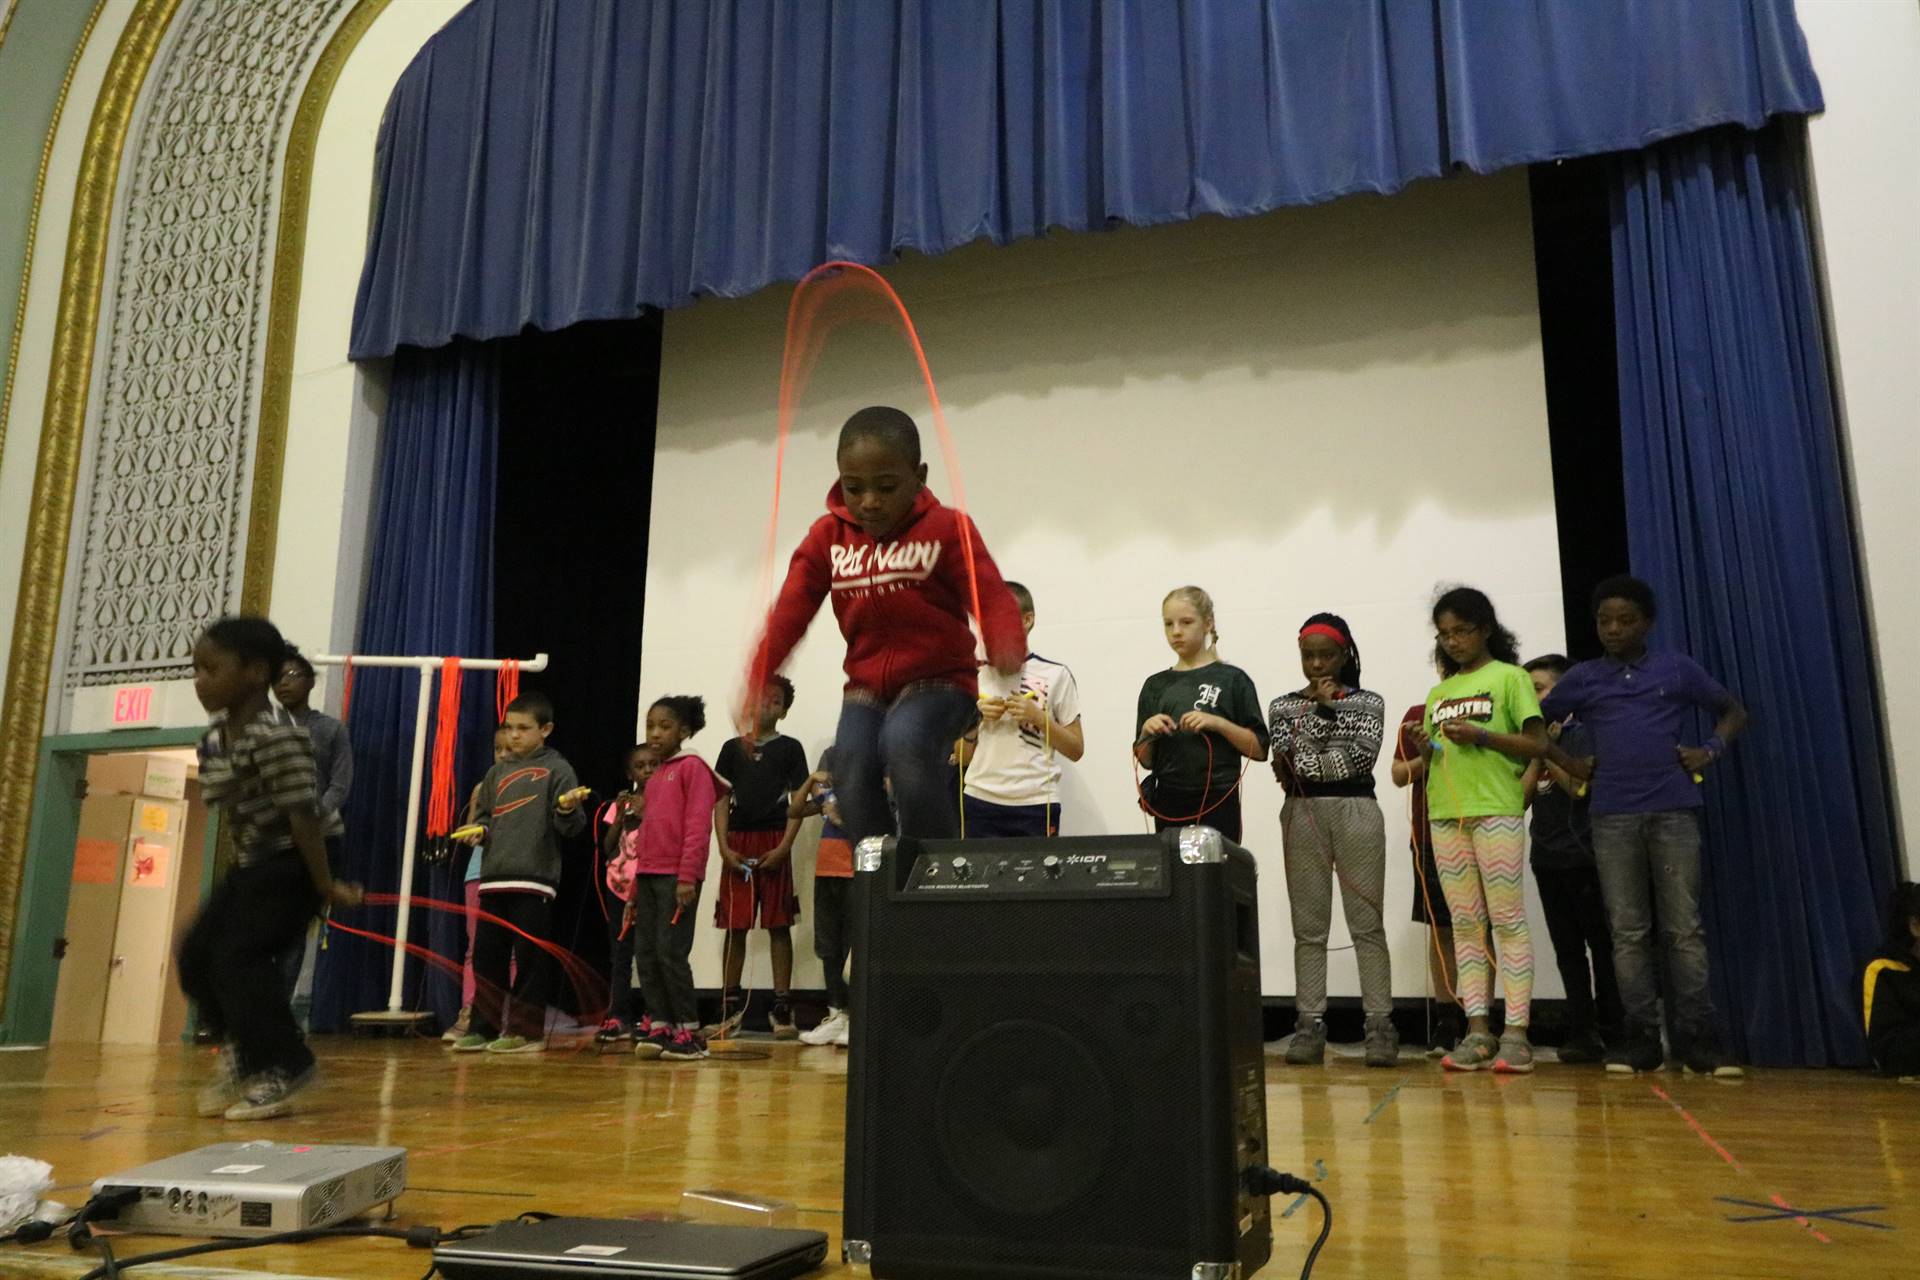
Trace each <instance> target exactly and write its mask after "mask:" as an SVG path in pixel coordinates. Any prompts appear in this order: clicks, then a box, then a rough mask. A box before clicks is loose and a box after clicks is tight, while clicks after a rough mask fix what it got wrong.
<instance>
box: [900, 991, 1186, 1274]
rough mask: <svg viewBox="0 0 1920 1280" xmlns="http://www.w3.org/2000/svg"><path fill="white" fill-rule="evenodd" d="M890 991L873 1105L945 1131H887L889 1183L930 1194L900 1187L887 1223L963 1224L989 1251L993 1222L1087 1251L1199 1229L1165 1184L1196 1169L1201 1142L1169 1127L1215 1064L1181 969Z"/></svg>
mask: <svg viewBox="0 0 1920 1280" xmlns="http://www.w3.org/2000/svg"><path fill="white" fill-rule="evenodd" d="M887 1003H888V1004H889V1005H890V1006H891V1008H892V1009H893V1010H894V1015H893V1017H892V1019H891V1021H890V1023H889V1024H888V1025H889V1026H890V1028H891V1034H889V1035H888V1037H887V1043H886V1046H885V1048H884V1050H882V1052H884V1053H885V1054H886V1057H887V1068H886V1070H885V1071H884V1072H883V1073H881V1074H880V1078H879V1080H878V1081H877V1082H876V1084H877V1089H876V1091H875V1094H874V1097H873V1109H872V1111H871V1112H870V1113H869V1114H871V1115H874V1116H876V1117H881V1118H882V1120H881V1123H882V1124H883V1125H886V1126H888V1127H891V1126H892V1125H893V1124H898V1125H899V1126H900V1127H901V1128H902V1129H903V1130H904V1131H906V1132H908V1133H919V1134H926V1135H930V1136H931V1137H932V1139H933V1141H931V1142H921V1143H885V1142H884V1139H883V1144H884V1145H883V1150H882V1154H881V1155H880V1168H879V1170H877V1173H878V1179H879V1184H880V1185H883V1186H885V1185H892V1186H912V1187H918V1188H924V1189H925V1190H926V1191H927V1192H928V1193H929V1194H928V1195H927V1196H925V1197H924V1198H922V1197H919V1196H911V1197H907V1196H901V1197H895V1196H888V1197H884V1198H883V1199H882V1200H881V1201H880V1204H879V1206H878V1209H879V1215H880V1216H879V1218H878V1227H879V1229H880V1231H881V1233H882V1234H886V1235H902V1236H904V1235H930V1236H934V1237H938V1236H940V1235H943V1234H945V1233H946V1232H948V1231H950V1232H952V1233H953V1234H954V1235H955V1236H960V1237H967V1238H968V1239H969V1240H971V1241H973V1243H972V1244H971V1245H970V1247H972V1248H978V1247H979V1244H978V1241H977V1239H975V1237H976V1234H977V1233H978V1232H979V1231H980V1229H981V1227H982V1226H983V1225H984V1224H989V1223H990V1224H992V1226H993V1232H994V1234H995V1235H997V1236H1000V1237H1004V1238H1007V1239H1010V1240H1018V1241H1024V1242H1027V1243H1029V1244H1038V1243H1042V1242H1044V1243H1046V1244H1048V1245H1049V1246H1055V1247H1058V1246H1077V1247H1079V1248H1082V1249H1084V1248H1089V1247H1101V1246H1105V1245H1109V1244H1110V1243H1111V1242H1112V1241H1114V1240H1115V1239H1142V1238H1145V1239H1153V1238H1155V1237H1156V1236H1157V1237H1159V1238H1162V1239H1179V1238H1181V1237H1184V1236H1185V1235H1186V1234H1187V1224H1186V1223H1185V1222H1184V1220H1183V1216H1182V1209H1181V1202H1180V1200H1179V1199H1178V1198H1169V1197H1167V1196H1166V1195H1165V1194H1164V1193H1163V1191H1162V1188H1164V1187H1166V1186H1168V1185H1181V1184H1182V1183H1184V1182H1185V1181H1186V1180H1187V1179H1188V1178H1190V1177H1191V1175H1192V1168H1191V1160H1192V1149H1191V1147H1190V1146H1189V1145H1188V1144H1187V1143H1186V1142H1184V1141H1182V1140H1177V1139H1176V1140H1174V1141H1167V1140H1166V1138H1165V1132H1166V1130H1165V1129H1164V1128H1163V1126H1171V1127H1172V1132H1173V1133H1176V1134H1179V1133H1183V1132H1184V1129H1183V1128H1182V1127H1181V1126H1182V1121H1181V1117H1186V1116H1191V1115H1192V1113H1193V1101H1192V1099H1193V1095H1194V1092H1195V1090H1196V1088H1197V1086H1198V1081H1199V1072H1200V1061H1199V1054H1198V1052H1197V1048H1196V1046H1195V1045H1193V1044H1192V1043H1191V1041H1190V1040H1187V1039H1186V1038H1185V1037H1183V1036H1182V1034H1181V1027H1180V1021H1181V1019H1180V1000H1179V995H1178V990H1177V987H1176V985H1175V983H1174V981H1173V980H1171V979H1167V978H1160V979H1148V978H1134V979H1131V980H1126V981H1123V982H1120V983H1117V984H1115V983H1111V982H1109V981H1107V980H1105V979H1098V978H1081V979H1077V980H1075V979H1063V978H1062V977H1061V975H1059V974H1057V973H1038V972H1024V973H1009V974H1001V975H996V976H994V977H992V978H979V979H975V980H973V981H972V982H969V983H967V984H965V986H964V988H958V989H950V990H948V991H946V992H944V993H941V992H937V991H936V990H935V989H933V988H932V987H930V986H925V987H923V986H919V985H910V986H908V987H906V988H904V989H902V990H900V991H899V992H897V993H896V994H895V995H894V997H893V998H892V999H891V1000H890V1001H888V1002H887ZM1183 1040H1185V1042H1184V1043H1183Z"/></svg>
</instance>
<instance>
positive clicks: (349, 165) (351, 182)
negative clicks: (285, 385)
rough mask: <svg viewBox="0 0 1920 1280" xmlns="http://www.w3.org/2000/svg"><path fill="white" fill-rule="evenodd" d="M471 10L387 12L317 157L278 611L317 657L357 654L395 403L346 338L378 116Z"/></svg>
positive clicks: (331, 112) (345, 82) (355, 62)
mask: <svg viewBox="0 0 1920 1280" xmlns="http://www.w3.org/2000/svg"><path fill="white" fill-rule="evenodd" d="M463 7H465V0H407V2H406V3H405V4H395V5H389V6H388V7H387V8H386V10H385V11H384V12H382V13H381V15H380V16H379V17H378V18H376V19H375V20H374V22H373V25H372V26H371V27H369V28H368V29H367V32H366V34H365V35H364V36H362V37H361V39H360V43H359V45H358V46H356V47H355V49H354V51H353V54H352V56H351V57H349V58H348V59H347V62H346V65H345V66H344V67H342V68H341V71H340V79H339V82H338V83H337V84H336V85H335V86H334V91H333V96H332V98H330V99H329V100H328V104H327V110H326V115H325V116H324V117H323V119H322V122H321V126H320V136H319V141H318V144H317V145H316V147H315V150H314V158H313V184H312V191H313V201H312V205H311V206H310V208H309V210H308V215H307V237H306V247H305V263H304V271H303V275H302V279H301V286H300V312H299V322H298V324H299V327H298V329H297V330H296V332H295V337H294V348H293V391H292V399H291V401H290V403H289V405H288V410H287V452H286V471H285V480H284V483H283V486H282V489H281V495H280V523H279V539H278V542H277V544H276V547H275V550H274V565H273V594H272V603H271V605H270V607H269V612H270V613H271V614H272V616H273V619H274V621H275V622H277V623H279V625H280V629H281V630H282V631H284V632H285V633H286V635H287V638H288V639H289V640H291V641H293V642H294V643H295V644H298V645H299V646H300V647H301V648H303V649H305V650H307V651H308V652H310V653H313V652H322V651H326V650H332V651H334V652H336V653H337V652H342V651H344V650H345V649H347V648H349V647H350V646H351V644H352V641H353V635H354V632H355V629H356V623H357V621H358V617H359V603H360V595H361V591H362V589H363V583H364V571H365V558H366V551H367V547H366V536H367V524H368V519H369V505H370V503H371V501H372V497H373V486H374V478H375V465H376V459H375V443H376V440H377V436H378V429H379V421H380V416H381V414H382V412H383V411H384V408H385V399H386V397H385V384H384V379H383V370H381V369H380V368H377V367H375V368H371V369H369V368H366V367H361V366H356V365H354V364H352V363H351V362H349V361H348V359H347V338H348V331H349V328H350V326H351V324H352V320H353V299H354V292H355V289H356V287H357V286H358V284H359V280H360V264H361V260H362V258H363V256H364V255H365V252H366V241H367V219H368V216H369V213H370V210H371V208H372V200H373V148H374V142H375V140H376V138H377V136H378V134H379V130H380V113H381V112H382V111H384V110H385V109H386V105H387V96H388V95H389V94H390V93H392V91H393V86H394V84H395V83H396V82H397V81H398V80H399V78H400V73H401V72H403V71H404V70H406V67H407V64H408V63H409V62H411V61H412V60H413V56H414V55H415V54H416V53H418V52H419V51H420V47H421V46H422V45H424V44H425V43H426V42H427V39H428V38H429V37H430V36H432V35H433V33H434V32H436V31H438V30H439V29H440V28H441V27H442V26H443V25H445V23H446V22H447V20H448V19H450V18H451V17H453V15H454V14H456V13H458V12H459V11H460V10H461V9H462V8H463ZM322 678H323V680H324V678H325V677H324V676H323V677H322ZM328 693H329V694H331V690H329V691H328ZM334 700H335V701H337V698H335V699H334Z"/></svg>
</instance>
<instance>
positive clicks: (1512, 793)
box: [1425, 662, 1541, 819]
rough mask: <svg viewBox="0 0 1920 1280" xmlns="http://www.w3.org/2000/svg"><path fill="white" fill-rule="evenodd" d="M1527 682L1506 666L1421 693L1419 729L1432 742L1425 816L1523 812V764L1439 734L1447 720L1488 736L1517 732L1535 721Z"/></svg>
mask: <svg viewBox="0 0 1920 1280" xmlns="http://www.w3.org/2000/svg"><path fill="white" fill-rule="evenodd" d="M1540 718H1541V717H1540V700H1539V699H1538V698H1536V697H1535V696H1534V693H1533V678H1532V677H1531V676H1529V675H1528V674H1527V673H1526V672H1525V671H1522V670H1521V669H1520V668H1519V667H1516V666H1514V665H1513V664H1512V663H1511V662H1489V663H1488V664H1487V665H1486V666H1484V667H1481V668H1480V669H1479V670H1478V671H1462V672H1460V673H1459V674H1458V675H1452V676H1448V677H1447V678H1446V679H1445V680H1442V681H1441V682H1440V683H1439V684H1437V685H1435V686H1433V691H1432V692H1430V693H1429V694H1427V714H1426V719H1425V728H1426V731H1427V736H1428V737H1430V738H1431V739H1433V762H1432V765H1431V766H1430V770H1429V772H1430V776H1429V777H1428V779H1427V812H1428V815H1429V816H1430V817H1434V818H1443V819H1444V818H1490V817H1495V816H1500V815H1508V814H1520V813H1524V812H1525V811H1526V797H1525V795H1524V794H1523V793H1522V791H1521V788H1520V775H1521V774H1522V773H1524V772H1525V771H1526V762H1525V761H1523V760H1516V759H1514V758H1513V757H1512V756H1510V755H1508V754H1507V753H1506V752H1504V751H1498V750H1495V749H1494V748H1492V747H1476V746H1472V745H1470V744H1467V743H1458V742H1449V741H1447V740H1446V739H1445V738H1444V737H1442V736H1441V734H1440V730H1441V728H1442V727H1443V726H1445V725H1446V724H1447V723H1448V722H1450V721H1453V720H1460V721H1464V722H1465V723H1467V724H1471V725H1474V726H1477V727H1479V728H1482V729H1485V730H1486V731H1487V732H1489V733H1519V732H1520V731H1521V729H1522V728H1523V727H1525V725H1526V723H1527V721H1529V720H1538V719H1540Z"/></svg>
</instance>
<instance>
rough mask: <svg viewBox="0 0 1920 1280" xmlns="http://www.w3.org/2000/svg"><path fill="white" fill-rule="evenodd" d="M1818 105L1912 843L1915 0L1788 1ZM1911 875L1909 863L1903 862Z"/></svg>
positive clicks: (1847, 364) (1917, 176) (1819, 176)
mask: <svg viewBox="0 0 1920 1280" xmlns="http://www.w3.org/2000/svg"><path fill="white" fill-rule="evenodd" d="M1799 9H1800V26H1801V28H1802V29H1803V30H1804V31H1805V32H1806V35H1807V44H1808V46H1809V48H1810V49H1811V51H1812V54H1813V65H1814V69H1815V70H1816V71H1818V72H1819V75H1820V84H1821V88H1822V89H1823V90H1824V91H1825V93H1826V98H1827V110H1826V113H1825V114H1824V115H1822V116H1819V117H1817V118H1816V119H1815V120H1814V121H1813V122H1812V124H1811V125H1810V127H1809V129H1808V136H1809V146H1810V148H1811V150H1812V154H1813V178H1814V187H1815V193H1816V198H1817V201H1818V205H1819V219H1820V232H1821V241H1822V250H1821V251H1822V255H1823V257H1824V259H1825V266H1826V280H1827V295H1828V302H1829V307H1830V314H1831V318H1832V326H1833V327H1832V337H1833V345H1834V348H1835V350H1836V354H1837V360H1836V363H1837V372H1838V375H1839V382H1840V394H1841V401H1842V405H1843V412H1844V416H1845V421H1846V437H1847V443H1848V449H1849V452H1850V454H1851V457H1852V466H1853V482H1854V493H1855V496H1856V499H1857V501H1858V513H1859V522H1860V543H1861V547H1862V550H1863V559H1864V561H1865V566H1866V579H1867V591H1868V598H1869V601H1870V604H1871V608H1872V613H1873V623H1874V632H1875V638H1876V641H1877V644H1878V651H1879V658H1880V678H1881V681H1882V685H1881V688H1882V693H1883V697H1884V705H1885V709H1886V716H1887V736H1888V740H1889V744H1890V746H1891V749H1892V760H1891V762H1890V763H1891V767H1892V773H1893V775H1894V778H1895V779H1896V785H1899V780H1901V779H1902V778H1904V785H1899V791H1900V795H1899V800H1900V825H1901V829H1902V832H1903V835H1904V840H1905V845H1906V857H1907V866H1908V867H1909V868H1910V869H1911V868H1912V867H1913V858H1914V856H1915V850H1917V849H1920V781H1915V780H1914V779H1913V777H1911V776H1910V775H1911V771H1912V770H1913V769H1914V768H1916V767H1920V664H1917V663H1915V662H1914V660H1913V659H1914V652H1915V649H1914V637H1915V636H1916V635H1920V505H1916V504H1915V503H1914V501H1913V490H1914V484H1915V482H1916V481H1917V480H1920V384H1917V383H1916V382H1915V381H1914V376H1913V365H1914V357H1915V355H1916V354H1920V4H1915V3H1914V2H1913V0H1801V2H1800V6H1799ZM1910 874H1911V871H1910Z"/></svg>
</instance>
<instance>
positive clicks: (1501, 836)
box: [1433, 814, 1533, 1071]
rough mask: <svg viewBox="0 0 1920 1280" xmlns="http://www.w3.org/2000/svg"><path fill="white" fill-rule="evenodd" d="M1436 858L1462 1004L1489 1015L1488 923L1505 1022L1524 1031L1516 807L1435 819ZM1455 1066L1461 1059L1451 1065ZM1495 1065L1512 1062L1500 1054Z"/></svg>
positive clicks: (1527, 956) (1522, 835) (1528, 964)
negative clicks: (1497, 959) (1504, 998)
mask: <svg viewBox="0 0 1920 1280" xmlns="http://www.w3.org/2000/svg"><path fill="white" fill-rule="evenodd" d="M1433 860H1434V863H1435V865H1436V866H1438V867H1439V869H1440V888H1441V890H1442V891H1443V892H1444V893H1445V894H1446V895H1447V910H1449V911H1451V912H1452V913H1453V952H1454V963H1455V964H1457V965H1458V966H1459V970H1460V977H1459V983H1460V1004H1461V1006H1462V1007H1463V1008H1464V1009H1465V1010H1466V1014H1467V1017H1468V1019H1469V1020H1474V1019H1480V1018H1484V1017H1486V1016H1487V1009H1488V1008H1489V1006H1490V1005H1491V1003H1492V997H1493V973H1492V964H1491V962H1490V960H1489V958H1488V955H1487V931H1488V929H1489V927H1491V929H1492V931H1493V936H1494V945H1495V948H1496V949H1497V950H1498V952H1499V954H1500V985H1501V987H1502V988H1503V989H1504V990H1505V992H1506V996H1507V1021H1506V1025H1507V1029H1508V1031H1510V1032H1511V1031H1514V1030H1516V1029H1517V1030H1519V1031H1521V1032H1523V1033H1524V1032H1525V1030H1526V1027H1527V1020H1528V1016H1529V1006H1530V1005H1531V1003H1532V1001H1533V938H1532V935H1531V934H1530V933H1529V932H1528V930H1527V896H1526V882H1525V880H1524V879H1523V876H1524V875H1525V868H1526V865H1527V833H1526V826H1525V819H1524V818H1522V817H1520V816H1519V815H1518V814H1515V815H1512V816H1508V815H1506V814H1500V815H1498V816H1495V817H1482V818H1461V819H1454V820H1446V819H1440V820H1436V821H1435V822H1434V824H1433ZM1453 1065H1456V1066H1457V1065H1459V1064H1457V1063H1456V1064H1453ZM1494 1069H1495V1070H1496V1071H1498V1070H1512V1069H1516V1068H1515V1067H1514V1064H1512V1063H1511V1062H1509V1063H1508V1065H1507V1066H1506V1067H1502V1066H1501V1065H1500V1063H1499V1062H1498V1061H1496V1062H1495V1064H1494Z"/></svg>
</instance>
